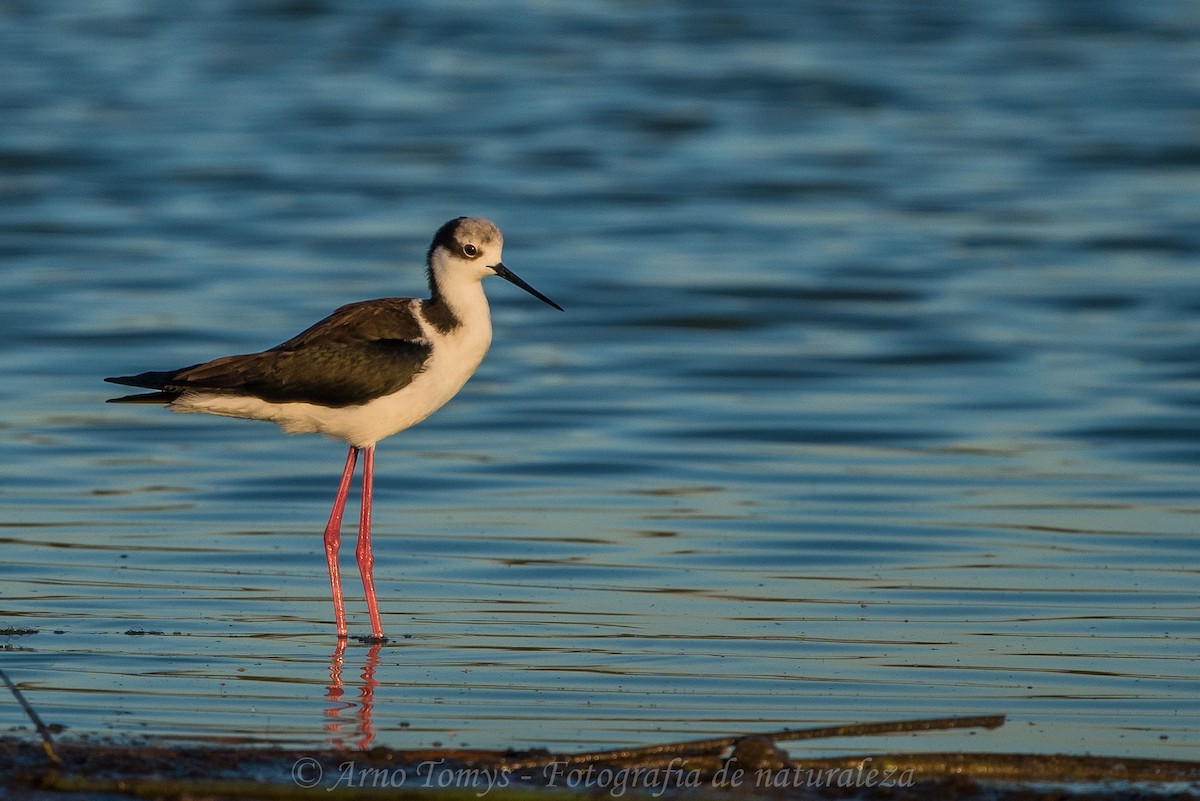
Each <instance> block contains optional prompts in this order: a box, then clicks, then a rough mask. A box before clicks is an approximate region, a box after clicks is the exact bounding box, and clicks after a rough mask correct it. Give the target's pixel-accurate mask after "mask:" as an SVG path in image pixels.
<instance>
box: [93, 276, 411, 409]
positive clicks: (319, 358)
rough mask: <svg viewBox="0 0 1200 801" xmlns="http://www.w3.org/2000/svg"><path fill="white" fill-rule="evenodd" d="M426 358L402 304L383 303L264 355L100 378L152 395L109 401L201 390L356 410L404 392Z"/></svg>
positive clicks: (353, 307) (159, 399) (342, 315)
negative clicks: (402, 389)
mask: <svg viewBox="0 0 1200 801" xmlns="http://www.w3.org/2000/svg"><path fill="white" fill-rule="evenodd" d="M431 352H432V346H431V345H430V343H429V342H428V341H427V340H425V339H424V338H423V335H422V332H421V327H420V325H419V324H418V323H417V321H416V320H415V319H414V318H413V315H412V308H411V306H410V305H409V301H408V299H406V298H385V299H382V300H369V301H363V302H362V303H352V304H350V305H348V306H343V307H342V308H340V309H338V310H337V311H335V312H334V313H333V314H331V315H329V316H328V317H326V318H325V319H324V320H322V321H321V322H319V323H317V324H316V325H314V326H312V327H311V328H309V329H307V330H305V331H303V332H301V333H300V334H298V335H296V336H294V337H292V338H291V339H289V340H288V341H287V342H284V343H283V344H281V345H277V346H276V347H274V348H271V349H270V350H267V351H263V352H262V353H249V354H245V355H241V356H225V357H223V358H220V359H215V360H213V361H211V362H205V363H204V364H197V365H193V366H192V367H186V368H184V369H182V370H175V371H165V372H157V371H156V372H147V373H141V374H139V375H134V376H121V377H117V378H106V379H105V380H106V381H110V382H112V383H114V384H125V385H128V386H135V387H143V388H145V389H154V390H158V391H157V392H154V393H150V394H142V395H127V396H125V397H122V398H113V399H112V400H111V402H114V403H169V402H170V401H172V400H174V399H175V398H177V397H179V395H181V394H182V393H183V392H185V391H187V390H205V391H209V392H216V393H230V394H236V395H252V396H254V397H256V398H262V399H263V400H265V401H269V402H272V403H288V402H293V401H300V402H305V403H316V404H319V405H322V406H332V407H342V406H355V405H359V404H363V403H366V402H368V401H370V400H372V399H374V398H378V397H380V396H383V395H388V394H391V393H393V392H396V391H397V390H399V389H401V388H403V387H405V386H407V385H408V384H409V383H410V382H411V381H412V380H413V378H414V377H415V376H416V375H418V374H419V373H420V372H421V371H422V370H424V369H425V365H426V364H427V363H428V361H429V356H430V354H431Z"/></svg>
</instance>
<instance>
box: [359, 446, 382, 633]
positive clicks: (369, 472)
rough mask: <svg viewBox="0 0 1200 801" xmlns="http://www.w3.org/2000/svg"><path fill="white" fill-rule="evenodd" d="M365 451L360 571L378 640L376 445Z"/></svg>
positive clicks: (372, 629)
mask: <svg viewBox="0 0 1200 801" xmlns="http://www.w3.org/2000/svg"><path fill="white" fill-rule="evenodd" d="M362 451H363V476H362V484H363V494H362V516H361V517H360V518H359V520H358V547H357V548H356V549H355V551H354V553H355V555H356V556H357V557H358V572H359V573H361V574H362V583H363V593H364V594H365V595H366V596H367V612H368V613H369V614H370V615H371V636H372V637H374V639H376V640H378V641H383V640H386V639H387V638H386V637H384V636H383V624H382V623H381V622H380V621H379V604H378V603H377V602H376V600H375V578H374V575H373V574H372V571H373V569H374V567H375V554H373V553H372V552H371V492H372V489H373V487H374V484H375V446H374V445H368V446H366V447H365V448H363V449H362Z"/></svg>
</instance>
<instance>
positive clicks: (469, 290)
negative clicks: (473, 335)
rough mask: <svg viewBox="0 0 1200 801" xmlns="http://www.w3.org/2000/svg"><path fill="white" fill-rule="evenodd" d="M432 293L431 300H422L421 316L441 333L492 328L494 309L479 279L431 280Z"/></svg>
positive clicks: (430, 288)
mask: <svg viewBox="0 0 1200 801" xmlns="http://www.w3.org/2000/svg"><path fill="white" fill-rule="evenodd" d="M429 290H430V297H429V300H424V301H421V313H422V315H423V316H424V317H425V319H426V320H428V321H429V323H430V324H431V325H432V326H433V327H434V328H436V329H437V330H438V331H439V332H440V333H442V334H449V333H451V332H453V331H455V330H457V329H459V328H464V327H466V328H474V327H486V328H489V329H490V328H491V324H492V318H491V310H490V309H489V307H488V302H487V296H486V295H485V294H484V293H483V284H482V283H480V282H479V281H478V280H469V281H458V282H445V281H443V282H439V281H436V280H435V281H430V284H429Z"/></svg>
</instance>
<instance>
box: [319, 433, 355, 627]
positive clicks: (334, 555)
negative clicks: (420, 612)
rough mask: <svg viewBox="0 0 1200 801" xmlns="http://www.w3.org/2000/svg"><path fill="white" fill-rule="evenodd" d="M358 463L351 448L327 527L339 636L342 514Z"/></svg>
mask: <svg viewBox="0 0 1200 801" xmlns="http://www.w3.org/2000/svg"><path fill="white" fill-rule="evenodd" d="M357 461H358V448H356V447H354V446H353V445H351V446H350V453H348V454H347V455H346V469H345V470H343V471H342V482H341V483H340V484H338V492H337V497H336V498H334V500H333V511H331V512H330V513H329V525H327V526H325V558H326V559H327V560H328V561H329V586H330V588H331V589H332V590H333V619H334V622H335V623H336V624H337V636H338V637H345V636H346V601H345V600H344V599H343V598H342V574H341V571H340V570H338V548H340V547H341V544H342V512H344V511H345V510H346V496H347V495H349V494H350V479H351V478H353V476H354V464H355V462H357Z"/></svg>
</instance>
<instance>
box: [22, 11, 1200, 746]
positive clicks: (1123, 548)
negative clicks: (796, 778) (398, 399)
mask: <svg viewBox="0 0 1200 801" xmlns="http://www.w3.org/2000/svg"><path fill="white" fill-rule="evenodd" d="M1191 11H1192V8H1191V6H1189V5H1187V4H1182V3H1181V4H1177V5H1175V4H1171V3H1160V4H1154V5H1153V6H1151V7H1147V8H1134V7H1129V8H1124V7H1122V8H1117V7H1111V8H1103V7H1096V6H1095V5H1094V4H1090V3H1072V2H1058V3H1033V2H1017V3H1007V4H1003V6H1002V7H996V6H994V4H988V3H979V2H968V3H960V4H956V5H954V6H930V7H924V8H911V7H908V6H904V5H892V4H883V3H872V2H858V3H849V4H847V3H843V2H839V3H828V4H827V3H815V4H808V5H806V6H805V7H804V8H798V7H797V5H796V4H795V3H792V2H786V1H785V0H780V2H766V3H754V4H748V3H736V2H723V1H722V0H715V1H714V2H709V3H703V4H700V5H697V4H695V3H678V4H676V3H667V2H661V3H651V4H649V5H647V4H634V5H629V4H622V3H615V2H614V3H609V2H591V3H584V4H575V5H573V6H571V7H570V8H557V7H551V6H548V5H544V4H537V3H526V4H521V5H519V6H517V7H514V8H511V9H509V10H507V11H504V12H500V11H497V10H495V9H491V8H489V7H487V6H469V7H450V6H444V5H442V4H434V3H418V4H415V5H414V4H409V6H408V7H406V8H405V9H402V10H401V9H394V8H389V7H388V5H387V4H370V3H369V4H365V5H361V6H356V7H355V10H353V11H351V10H350V9H349V8H346V9H342V8H341V7H340V6H339V5H337V4H333V3H321V2H317V3H287V2H284V3H273V2H258V3H251V4H224V3H215V4H202V5H196V6H189V7H186V8H184V7H180V8H172V9H171V10H170V12H167V11H165V10H163V9H159V8H158V7H157V6H155V5H153V4H141V3H136V2H132V3H116V2H113V3H98V4H88V5H87V6H86V8H85V7H83V6H79V5H78V4H70V3H61V4H55V3H46V4H38V5H36V6H30V7H22V6H20V5H19V4H18V5H9V6H5V7H3V8H2V9H0V69H2V70H3V74H4V75H5V80H4V81H3V82H2V83H0V113H2V116H3V119H4V120H5V122H4V124H3V125H2V126H0V167H2V169H0V334H2V337H0V369H2V371H3V374H4V376H5V379H6V380H5V381H4V382H3V383H2V384H0V404H2V406H0V408H2V410H3V411H2V418H0V443H2V444H0V447H2V448H3V452H4V454H5V458H4V459H3V464H2V466H0V471H2V475H3V483H2V484H0V528H2V529H3V531H0V537H2V538H3V548H4V556H5V558H4V560H3V562H2V563H0V574H2V575H0V594H2V595H0V609H2V610H3V618H2V622H3V623H4V625H7V626H10V627H13V628H14V629H17V630H21V629H29V630H36V633H27V634H20V633H16V634H10V635H9V636H6V637H4V638H2V640H3V643H2V644H3V647H4V649H5V651H4V654H3V658H2V659H0V664H2V665H3V667H4V669H5V670H6V671H7V672H8V673H9V674H10V675H11V676H12V677H13V679H14V680H15V681H17V682H18V683H19V685H20V686H21V687H22V688H23V689H24V690H25V692H26V694H27V696H28V697H29V699H30V701H31V703H33V705H34V706H35V707H36V708H37V709H38V710H39V712H40V713H41V715H42V717H43V718H45V720H46V721H47V722H49V723H57V724H61V725H63V726H65V727H66V732H67V733H68V734H74V735H80V736H82V735H90V736H99V735H107V736H112V737H116V738H118V739H129V738H148V739H151V740H182V741H200V742H214V741H221V742H248V743H282V744H289V745H295V746H297V747H310V748H315V747H318V746H323V745H327V744H330V743H334V744H348V745H364V744H382V745H388V746H392V747H397V748H404V747H422V746H428V745H431V744H435V743H440V744H442V745H447V746H450V745H460V744H465V745H468V746H473V747H480V748H503V747H506V746H514V747H518V748H519V747H534V746H546V747H551V748H562V749H570V748H597V747H606V746H616V745H622V744H639V743H649V742H656V741H665V740H675V739H691V738H699V737H704V736H709V735H718V734H730V733H738V732H752V731H763V730H769V729H776V728H783V727H799V726H808V725H824V724H830V723H845V722H855V721H871V720H888V719H896V718H908V717H926V716H929V717H941V716H947V715H955V714H1006V715H1008V716H1009V724H1008V725H1007V726H1006V727H1005V728H1004V729H1001V730H999V731H996V732H989V733H986V734H980V735H977V736H974V737H971V738H970V739H969V740H965V739H964V736H963V735H962V734H955V733H950V734H933V735H922V736H921V737H920V738H919V739H914V738H912V737H896V738H884V739H883V740H880V741H874V742H872V743H869V744H864V743H846V742H830V743H827V744H819V745H812V744H806V745H805V749H806V750H808V751H809V752H817V753H843V752H847V751H855V750H883V749H894V750H900V749H904V750H914V749H927V750H941V749H953V750H963V749H967V750H995V751H1031V752H1041V753H1054V752H1069V753H1093V754H1111V755H1117V756H1121V755H1129V756H1154V757H1163V758H1173V759H1183V758H1194V756H1195V754H1196V747H1197V744H1198V743H1200V703H1198V702H1197V700H1196V699H1197V697H1200V692H1198V691H1200V670H1198V669H1197V660H1196V654H1197V651H1198V645H1200V624H1198V623H1197V618H1198V613H1200V602H1198V601H1197V593H1196V588H1197V573H1198V569H1197V564H1198V562H1200V559H1198V557H1200V540H1198V539H1197V537H1196V533H1195V532H1196V530H1197V526H1198V520H1200V515H1198V513H1200V504H1198V502H1197V495H1196V469H1197V465H1198V463H1200V437H1198V436H1197V426H1196V412H1197V409H1198V408H1200V382H1198V379H1200V370H1198V369H1197V366H1196V363H1195V357H1196V354H1197V353H1198V352H1200V348H1198V346H1200V337H1198V335H1197V328H1196V325H1195V320H1196V315H1197V312H1198V311H1200V285H1198V284H1197V282H1196V269H1195V262H1196V259H1197V256H1198V255H1200V233H1198V229H1197V227H1196V224H1195V220H1196V212H1197V208H1200V148H1197V146H1196V144H1195V143H1196V141H1197V130H1196V117H1195V109H1196V108H1197V104H1198V103H1200V89H1198V88H1197V85H1196V82H1195V80H1194V77H1195V75H1197V74H1200V72H1198V70H1200V26H1198V25H1197V21H1196V17H1195V15H1194V14H1192V13H1191ZM461 214H480V215H485V216H488V217H491V218H493V219H495V220H496V221H497V222H498V223H499V224H500V225H501V226H502V227H503V229H504V231H505V234H506V243H507V249H506V252H505V260H506V263H508V264H509V265H510V266H511V267H512V268H513V269H514V270H515V271H517V272H518V273H519V274H521V275H522V276H523V277H524V278H526V279H527V280H529V281H530V283H532V284H533V285H535V286H537V287H538V288H539V289H540V290H542V291H543V292H545V293H546V294H548V295H549V296H550V297H552V298H554V299H555V300H557V301H558V302H560V303H561V304H562V305H563V306H565V307H566V309H567V312H566V313H564V314H559V313H557V312H554V311H553V310H550V309H548V308H546V307H545V306H543V305H541V304H539V303H537V302H536V301H534V300H532V299H531V298H529V297H528V296H525V295H524V294H523V293H520V292H519V291H517V290H514V289H513V288H512V287H509V286H507V285H505V284H503V283H502V282H499V281H495V282H489V285H488V289H489V292H490V295H491V297H492V300H493V311H494V321H495V326H496V332H497V334H496V341H495V343H494V345H493V349H492V353H491V355H490V356H489V359H488V360H487V361H486V362H485V363H484V365H483V367H482V368H481V369H480V371H479V373H478V374H477V376H476V377H475V378H474V379H473V380H472V382H471V383H470V384H468V386H467V388H466V389H465V390H464V392H463V393H462V394H461V395H460V396H459V397H458V398H457V399H455V400H454V401H453V402H452V403H451V404H450V405H449V406H448V407H447V408H446V409H445V410H443V411H442V412H441V413H439V414H438V415H436V416H434V417H433V418H431V419H430V420H429V421H427V422H426V423H424V424H422V425H421V426H419V427H417V428H414V429H412V430H410V431H408V432H405V433H403V434H401V435H399V436H397V437H395V438H393V439H391V440H388V441H387V442H385V443H383V444H382V445H381V446H380V451H379V460H378V474H377V486H376V503H375V515H376V519H375V528H376V533H375V538H374V539H375V551H376V574H377V579H376V580H377V585H378V590H379V596H380V603H381V608H382V612H383V617H384V624H385V628H386V630H387V631H388V632H389V634H391V635H392V636H393V638H394V639H393V641H392V642H390V643H389V644H388V645H386V646H385V647H383V648H381V649H371V648H369V647H368V646H366V645H363V644H360V643H357V642H352V643H350V645H349V647H348V648H346V650H345V652H344V653H339V652H338V649H337V648H336V642H335V639H334V636H333V627H332V621H331V617H332V614H331V609H330V603H329V599H328V590H327V578H326V576H325V572H324V570H325V568H324V560H323V554H322V548H321V537H320V533H321V529H322V527H323V525H324V520H325V517H326V515H327V514H328V505H329V504H330V502H331V501H332V495H333V491H334V489H335V486H336V481H337V474H338V471H339V469H340V466H341V464H342V458H343V451H342V446H341V445H339V444H337V443H332V442H328V441H322V440H320V439H316V438H311V437H310V438H289V437H284V436H282V435H280V434H279V433H278V432H277V431H275V430H274V429H273V428H272V427H270V426H267V425H263V424H256V423H247V422H242V421H231V420H219V419H211V418H202V417H193V416H187V417H184V416H175V415H170V414H168V413H166V412H163V411H160V410H157V409H152V408H128V407H113V406H105V405H104V404H103V403H102V401H103V400H104V398H106V397H108V396H110V395H111V394H112V392H111V391H110V390H109V389H108V388H106V387H105V385H103V384H101V383H100V379H101V377H103V376H105V375H114V374H125V373H129V372H133V371H139V370H142V369H165V368H170V367H177V366H182V365H186V364H191V363H194V362H197V361H201V360H204V359H208V358H212V357H215V356H219V355H223V354H225V353H232V352H247V351H252V350H258V349H261V348H264V347H268V346H271V345H274V344H276V343H277V342H279V341H282V340H283V339H285V338H287V337H289V336H291V335H292V334H294V333H296V332H297V331H299V330H300V329H302V328H303V327H305V326H307V325H308V324H310V323H311V322H313V321H315V320H317V319H319V318H320V317H322V316H323V315H324V314H326V313H328V312H329V311H330V310H331V309H332V308H333V307H335V306H337V305H339V304H341V303H344V302H349V301H352V300H359V299H364V298H370V297H379V296H384V295H408V294H415V293H418V292H420V291H422V289H423V275H422V271H421V267H422V264H421V259H422V256H423V254H424V251H425V248H426V247H427V244H428V239H429V237H430V236H431V235H432V233H433V231H434V230H435V228H436V227H437V226H438V225H439V224H441V223H442V222H443V221H444V220H446V219H448V218H450V217H454V216H458V215H461ZM347 517H348V519H353V517H354V515H353V513H352V512H351V513H350V514H348V515H347ZM347 535H348V538H349V539H350V540H351V541H352V534H351V533H350V532H347ZM350 550H351V548H349V547H348V548H346V552H345V553H344V556H345V557H346V559H345V563H344V567H343V569H344V570H345V571H347V573H348V576H347V582H346V585H347V591H348V596H349V597H348V605H349V612H350V624H351V629H352V632H356V633H360V634H365V633H366V632H367V631H368V630H369V629H368V624H367V620H366V615H365V610H364V608H363V605H362V602H361V596H360V595H359V592H358V589H357V587H355V586H354V584H355V583H354V582H353V581H352V580H350V577H351V576H353V568H352V566H351V563H350V560H349V551H350ZM5 708H6V709H7V710H8V711H7V713H6V715H7V717H6V718H4V719H3V720H4V721H5V722H4V725H6V726H9V727H25V728H26V729H27V728H28V726H27V724H26V722H25V721H24V718H23V717H22V715H21V713H20V710H19V709H18V708H17V707H16V706H15V704H13V705H8V706H6V707H5Z"/></svg>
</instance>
